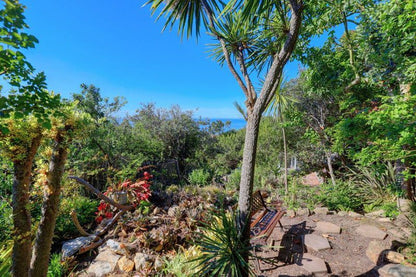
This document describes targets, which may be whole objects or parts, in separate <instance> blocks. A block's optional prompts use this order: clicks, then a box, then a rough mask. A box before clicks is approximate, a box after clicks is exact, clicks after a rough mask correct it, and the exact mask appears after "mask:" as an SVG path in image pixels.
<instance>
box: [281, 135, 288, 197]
mask: <svg viewBox="0 0 416 277" xmlns="http://www.w3.org/2000/svg"><path fill="white" fill-rule="evenodd" d="M282 138H283V154H284V159H285V160H284V163H285V175H284V182H285V193H286V195H287V194H288V193H289V188H288V184H287V144H286V132H285V128H283V127H282Z"/></svg>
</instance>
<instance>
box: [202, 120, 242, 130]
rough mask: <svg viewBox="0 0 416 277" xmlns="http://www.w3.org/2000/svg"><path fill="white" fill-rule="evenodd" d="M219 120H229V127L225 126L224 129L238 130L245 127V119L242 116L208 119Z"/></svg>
mask: <svg viewBox="0 0 416 277" xmlns="http://www.w3.org/2000/svg"><path fill="white" fill-rule="evenodd" d="M216 120H221V121H222V122H224V123H226V122H227V121H229V122H230V123H231V124H230V127H228V128H226V129H225V131H230V130H240V129H243V128H244V127H246V121H245V120H244V119H243V118H210V121H211V122H212V121H216Z"/></svg>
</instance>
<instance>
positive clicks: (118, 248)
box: [99, 239, 128, 255]
mask: <svg viewBox="0 0 416 277" xmlns="http://www.w3.org/2000/svg"><path fill="white" fill-rule="evenodd" d="M106 249H108V250H111V251H113V252H114V253H116V254H119V255H127V254H128V253H127V251H126V249H125V248H124V247H122V243H120V242H118V241H116V240H113V239H109V240H107V242H106V243H105V244H103V245H102V246H100V248H99V250H101V251H104V250H106Z"/></svg>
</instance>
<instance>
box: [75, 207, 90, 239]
mask: <svg viewBox="0 0 416 277" xmlns="http://www.w3.org/2000/svg"><path fill="white" fill-rule="evenodd" d="M71 218H72V222H74V225H75V227H77V230H78V232H80V233H81V235H83V236H91V234H89V233H87V232H86V231H85V230H84V228H82V226H81V224H79V221H78V216H77V212H76V211H75V210H72V211H71Z"/></svg>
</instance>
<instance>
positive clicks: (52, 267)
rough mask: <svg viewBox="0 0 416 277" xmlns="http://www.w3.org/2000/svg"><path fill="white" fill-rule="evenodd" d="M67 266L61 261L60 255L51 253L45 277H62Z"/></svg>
mask: <svg viewBox="0 0 416 277" xmlns="http://www.w3.org/2000/svg"><path fill="white" fill-rule="evenodd" d="M66 271H67V267H66V265H65V263H62V262H61V255H59V254H56V253H55V254H52V256H51V260H50V261H49V267H48V275H47V277H62V276H64V275H65V273H66Z"/></svg>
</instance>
